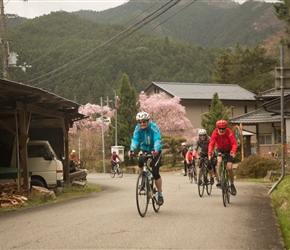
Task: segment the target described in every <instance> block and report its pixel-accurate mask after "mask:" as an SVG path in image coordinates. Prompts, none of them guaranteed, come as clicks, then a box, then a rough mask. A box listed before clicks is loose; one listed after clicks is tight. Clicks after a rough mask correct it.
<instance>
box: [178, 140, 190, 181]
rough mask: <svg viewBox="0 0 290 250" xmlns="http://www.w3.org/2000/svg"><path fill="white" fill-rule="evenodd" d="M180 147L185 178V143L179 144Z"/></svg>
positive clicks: (186, 149)
mask: <svg viewBox="0 0 290 250" xmlns="http://www.w3.org/2000/svg"><path fill="white" fill-rule="evenodd" d="M181 147H182V148H181V150H180V153H181V155H182V157H183V165H184V176H186V175H187V164H186V159H185V156H186V153H187V151H188V148H187V146H186V143H185V142H183V143H181Z"/></svg>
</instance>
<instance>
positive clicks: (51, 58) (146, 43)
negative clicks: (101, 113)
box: [8, 12, 223, 104]
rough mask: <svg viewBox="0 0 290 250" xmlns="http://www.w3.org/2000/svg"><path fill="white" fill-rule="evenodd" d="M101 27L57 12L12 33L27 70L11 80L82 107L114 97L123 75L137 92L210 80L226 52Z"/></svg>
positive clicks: (14, 48)
mask: <svg viewBox="0 0 290 250" xmlns="http://www.w3.org/2000/svg"><path fill="white" fill-rule="evenodd" d="M123 31H124V27H122V26H117V25H111V24H107V25H105V24H99V23H95V22H92V21H89V20H85V19H82V18H80V17H78V16H77V15H74V14H69V13H66V12H57V13H52V14H50V15H45V16H42V17H38V18H35V19H32V20H29V21H26V22H25V23H24V24H22V25H20V26H18V27H17V28H14V29H12V30H10V31H9V32H8V38H9V41H10V50H11V51H16V52H17V53H18V54H19V64H21V65H23V63H24V62H26V63H28V64H30V65H32V67H31V68H28V69H27V70H26V72H23V71H21V69H20V68H10V79H11V80H15V81H18V82H23V83H25V84H29V85H32V86H36V87H41V88H44V89H46V90H49V91H51V92H54V93H56V94H59V95H61V96H63V97H65V98H68V99H71V100H75V101H77V102H79V103H81V104H84V103H87V102H91V103H98V102H99V100H100V97H101V96H103V97H106V96H109V97H110V98H112V97H113V95H114V90H116V89H117V88H118V85H119V84H120V81H121V76H122V74H123V73H126V74H128V76H129V78H130V81H131V83H132V84H133V85H134V86H135V87H136V90H137V92H140V91H141V90H143V89H144V88H146V87H147V86H148V85H149V84H150V83H151V81H176V82H211V78H212V74H213V69H214V67H215V60H216V58H218V57H219V56H220V55H221V53H222V52H223V50H222V49H218V48H207V49H205V48H202V47H200V46H194V45H188V44H185V43H182V42H173V41H171V40H169V39H167V38H163V39H161V38H156V37H154V36H151V35H144V34H142V33H139V32H135V33H133V34H128V33H126V32H125V33H122V32H123Z"/></svg>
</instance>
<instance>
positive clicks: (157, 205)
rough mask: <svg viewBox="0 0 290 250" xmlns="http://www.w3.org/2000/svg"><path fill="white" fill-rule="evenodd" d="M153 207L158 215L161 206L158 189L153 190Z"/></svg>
mask: <svg viewBox="0 0 290 250" xmlns="http://www.w3.org/2000/svg"><path fill="white" fill-rule="evenodd" d="M152 206H153V209H154V211H155V212H156V213H158V211H159V209H160V205H159V204H158V192H157V189H156V187H154V188H153V196H152Z"/></svg>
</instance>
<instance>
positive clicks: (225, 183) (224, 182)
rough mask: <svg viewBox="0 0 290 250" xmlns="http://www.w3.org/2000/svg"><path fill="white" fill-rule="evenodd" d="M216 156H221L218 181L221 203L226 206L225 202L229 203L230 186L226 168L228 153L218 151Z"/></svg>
mask: <svg viewBox="0 0 290 250" xmlns="http://www.w3.org/2000/svg"><path fill="white" fill-rule="evenodd" d="M218 156H221V157H222V166H221V175H220V183H221V190H222V198H223V204H224V206H225V207H226V206H227V203H230V196H231V186H230V183H229V177H228V170H227V159H228V156H229V154H222V153H218Z"/></svg>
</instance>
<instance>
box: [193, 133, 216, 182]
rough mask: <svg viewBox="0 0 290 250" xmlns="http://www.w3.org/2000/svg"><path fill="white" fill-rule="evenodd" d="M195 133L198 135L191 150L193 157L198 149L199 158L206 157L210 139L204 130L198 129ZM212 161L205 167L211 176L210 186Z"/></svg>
mask: <svg viewBox="0 0 290 250" xmlns="http://www.w3.org/2000/svg"><path fill="white" fill-rule="evenodd" d="M197 133H198V140H197V142H196V144H195V145H194V147H193V149H194V151H193V155H196V154H197V152H198V149H200V151H199V157H200V158H204V157H208V145H209V142H210V137H209V136H208V135H207V132H206V130H205V129H199V130H198V132H197ZM213 160H214V158H212V160H211V161H209V164H208V166H207V168H208V170H209V173H210V175H211V177H210V182H211V184H214V171H213V168H214V167H215V163H214V162H212V161H213ZM200 163H201V162H200ZM199 168H201V164H199Z"/></svg>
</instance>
